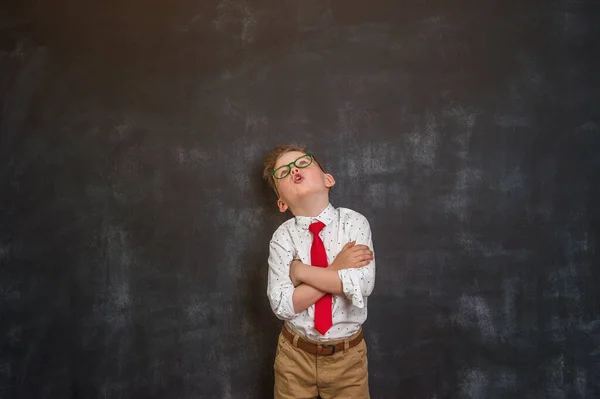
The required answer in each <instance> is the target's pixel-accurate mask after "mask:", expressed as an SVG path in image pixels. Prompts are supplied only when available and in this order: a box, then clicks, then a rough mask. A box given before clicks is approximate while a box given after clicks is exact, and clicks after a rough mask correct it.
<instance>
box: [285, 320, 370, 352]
mask: <svg viewBox="0 0 600 399" xmlns="http://www.w3.org/2000/svg"><path fill="white" fill-rule="evenodd" d="M281 331H282V333H283V336H284V337H286V338H287V339H288V341H290V342H291V343H292V344H293V343H294V334H292V333H291V332H290V331H289V330H288V329H287V328H285V326H284V327H283V328H282V330H281ZM362 340H363V333H362V330H360V334H358V336H357V337H356V338H354V339H353V340H352V341H349V342H348V348H352V347H354V346H356V345H358V344H360V342H361V341H362ZM298 348H300V349H302V350H303V351H306V352H308V353H312V354H313V355H324V356H329V355H333V354H334V353H335V352H339V351H343V350H344V343H343V342H340V343H339V344H336V345H327V344H314V343H312V342H308V341H306V340H305V339H302V338H301V337H299V338H298Z"/></svg>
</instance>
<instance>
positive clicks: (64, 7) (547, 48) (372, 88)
mask: <svg viewBox="0 0 600 399" xmlns="http://www.w3.org/2000/svg"><path fill="white" fill-rule="evenodd" d="M102 3H106V4H102ZM495 3H501V4H495ZM0 15H1V16H0V33H1V36H2V40H1V41H0V44H1V45H2V50H0V112H1V118H2V119H1V122H0V129H1V130H0V201H1V202H0V205H1V211H0V266H1V269H0V281H1V283H0V284H1V285H0V296H1V301H0V309H1V312H2V313H1V318H0V326H1V331H2V340H1V341H0V342H1V352H0V398H217V399H224V398H261V399H262V398H268V397H269V396H271V392H272V383H273V376H272V362H273V357H274V352H275V344H276V337H277V334H278V331H279V328H280V322H279V321H278V320H277V319H276V318H275V316H274V315H273V314H272V313H271V310H270V308H269V305H268V301H267V298H266V272H267V263H266V259H267V255H268V241H269V239H270V237H271V234H272V232H273V231H274V230H275V229H276V227H277V226H278V225H279V224H280V223H281V222H283V221H284V220H285V219H286V218H287V217H289V215H285V216H284V215H281V214H279V213H278V212H277V210H276V207H275V197H274V195H273V194H272V193H270V192H269V190H268V189H267V187H266V185H265V183H264V182H263V181H261V161H262V158H263V156H264V155H265V154H266V152H267V151H268V150H269V149H270V148H271V147H272V146H274V145H275V144H277V143H280V142H287V141H300V142H304V143H306V144H307V145H308V146H309V148H310V149H311V150H313V151H314V152H315V153H316V154H318V156H319V158H320V159H321V160H322V161H324V163H325V165H326V167H327V168H328V169H329V171H331V173H332V174H333V175H334V176H335V177H336V179H337V183H338V184H337V185H336V187H335V190H334V192H333V195H332V203H333V204H334V205H335V206H344V207H349V208H352V209H355V210H357V211H359V212H361V213H363V214H364V215H365V216H367V218H368V219H369V220H370V222H371V227H372V231H373V236H374V243H375V250H376V257H377V267H378V275H377V283H376V287H375V292H374V294H373V296H372V297H371V301H370V306H369V309H370V313H369V318H368V321H367V323H366V325H365V329H366V339H367V342H368V345H369V365H370V384H371V392H372V396H373V398H437V399H440V398H597V397H600V291H599V288H600V283H599V281H600V271H599V269H598V248H599V245H600V243H599V234H598V230H599V227H600V211H599V205H598V204H599V200H600V190H599V188H598V186H599V182H600V78H599V76H600V74H599V72H598V71H600V58H599V56H600V3H599V2H598V1H593V0H589V1H585V0H583V1H547V2H541V1H528V2H518V1H514V2H490V1H487V2H486V1H483V2H481V1H480V2H478V1H462V2H459V1H441V0H440V1H412V2H408V1H380V0H370V1H354V0H352V1H350V0H346V1H342V0H319V1H317V0H304V1H292V0H277V1H276V0H261V1H250V0H246V1H243V0H218V1H215V0H213V1H204V0H203V1H194V2H193V1H176V2H159V1H124V2H117V1H113V2H92V1H78V2H67V1H64V0H63V1H56V2H50V1H44V0H41V1H33V0H30V1H23V2H19V3H18V4H17V2H14V4H8V5H7V4H5V5H3V6H2V9H0Z"/></svg>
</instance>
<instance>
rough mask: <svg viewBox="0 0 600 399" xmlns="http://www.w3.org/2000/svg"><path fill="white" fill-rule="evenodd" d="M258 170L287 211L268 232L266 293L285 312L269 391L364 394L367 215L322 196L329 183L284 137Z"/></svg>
mask: <svg viewBox="0 0 600 399" xmlns="http://www.w3.org/2000/svg"><path fill="white" fill-rule="evenodd" d="M263 175H264V177H265V179H267V181H268V183H269V185H270V186H271V187H272V188H273V189H274V190H275V193H276V194H277V196H278V200H277V206H278V208H279V211H280V212H285V211H287V210H290V211H291V213H292V214H293V215H294V218H292V219H289V220H287V221H286V222H284V223H283V224H282V225H281V226H280V227H279V228H278V229H277V230H276V231H275V233H274V234H273V238H272V239H271V242H270V250H269V274H268V288H267V295H268V297H269V301H270V303H271V308H272V309H273V312H274V313H275V315H276V316H277V317H278V318H279V319H281V320H284V325H283V328H282V331H281V334H280V335H279V341H278V346H277V353H276V356H275V366H274V371H275V387H274V392H275V398H276V399H288V398H290V399H291V398H294V399H298V398H316V397H317V396H320V397H321V398H323V399H330V398H352V399H363V398H369V386H368V371H367V348H366V344H365V341H364V339H363V335H362V324H363V323H364V322H365V320H366V318H367V297H368V296H369V295H370V294H371V292H372V291H373V286H374V284H375V261H374V257H373V252H372V249H373V244H372V240H371V230H370V227H369V223H368V221H367V219H366V218H365V217H364V216H362V215H361V214H359V213H357V212H354V211H352V210H350V209H345V208H337V209H336V208H334V207H333V206H332V205H331V204H330V203H329V190H330V188H331V187H333V185H334V184H335V180H334V178H333V176H332V175H331V174H328V173H325V172H324V170H323V169H322V167H321V165H320V164H319V163H318V162H317V161H316V160H315V158H314V156H312V155H311V154H309V153H307V152H306V151H305V150H304V148H302V147H299V146H295V145H283V146H279V147H277V148H275V149H274V150H273V151H271V153H270V154H269V155H268V156H267V157H266V158H265V162H264V170H263Z"/></svg>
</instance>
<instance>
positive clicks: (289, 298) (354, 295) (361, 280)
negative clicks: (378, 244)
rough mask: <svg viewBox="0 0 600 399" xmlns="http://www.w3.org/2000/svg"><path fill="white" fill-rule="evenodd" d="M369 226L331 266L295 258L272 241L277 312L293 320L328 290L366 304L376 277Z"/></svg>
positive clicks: (272, 286) (272, 294)
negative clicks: (364, 298) (309, 263)
mask: <svg viewBox="0 0 600 399" xmlns="http://www.w3.org/2000/svg"><path fill="white" fill-rule="evenodd" d="M365 223H366V221H365ZM366 228H367V231H368V234H367V235H366V236H364V237H361V239H357V240H355V241H352V242H350V243H348V244H346V246H344V248H343V249H342V250H341V251H340V253H339V254H338V255H337V257H336V258H335V260H334V261H333V262H332V263H331V265H329V267H327V268H320V267H313V266H311V265H306V264H304V263H302V262H301V261H299V260H295V259H293V255H292V253H291V252H289V251H288V250H287V249H286V248H285V247H284V246H283V245H281V244H280V243H279V242H278V241H271V246H270V253H269V282H268V289H267V291H268V296H269V301H270V303H271V308H272V309H273V312H274V313H275V315H276V316H277V317H278V318H280V319H284V320H286V319H287V320H289V319H292V318H293V317H294V316H295V315H296V314H297V313H300V312H302V311H303V310H305V309H307V308H308V307H309V306H311V305H312V304H314V303H315V302H316V301H318V300H319V298H321V297H322V296H323V295H324V294H325V293H331V294H333V295H345V296H346V297H348V298H349V299H351V300H352V302H353V303H354V304H355V305H357V306H359V307H362V297H363V296H368V295H369V294H370V293H371V291H372V289H373V283H374V281H373V280H374V277H375V276H374V274H375V264H374V262H373V252H372V241H371V235H370V230H369V229H368V224H367V226H366Z"/></svg>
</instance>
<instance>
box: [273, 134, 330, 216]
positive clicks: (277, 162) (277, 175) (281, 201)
mask: <svg viewBox="0 0 600 399" xmlns="http://www.w3.org/2000/svg"><path fill="white" fill-rule="evenodd" d="M263 177H264V178H265V179H266V180H267V182H268V183H269V186H270V187H271V188H272V189H273V190H275V194H277V197H278V199H277V206H278V207H279V211H280V212H285V211H286V210H288V209H290V211H292V213H294V214H295V215H296V216H298V215H297V214H296V212H295V211H294V210H296V211H300V212H301V213H303V212H306V211H310V210H312V208H316V209H318V208H319V207H322V206H323V204H324V206H327V204H328V203H329V189H330V188H331V187H332V186H333V185H334V184H335V179H334V178H333V176H332V175H330V174H328V173H325V171H324V170H323V168H322V167H321V165H320V164H319V162H317V160H316V159H315V157H314V156H313V155H312V154H310V153H308V152H307V151H306V149H305V148H304V147H302V146H300V145H296V144H284V145H279V146H277V147H275V148H274V149H273V150H272V151H271V152H270V153H269V154H268V155H267V156H266V157H265V159H264V169H263Z"/></svg>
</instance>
